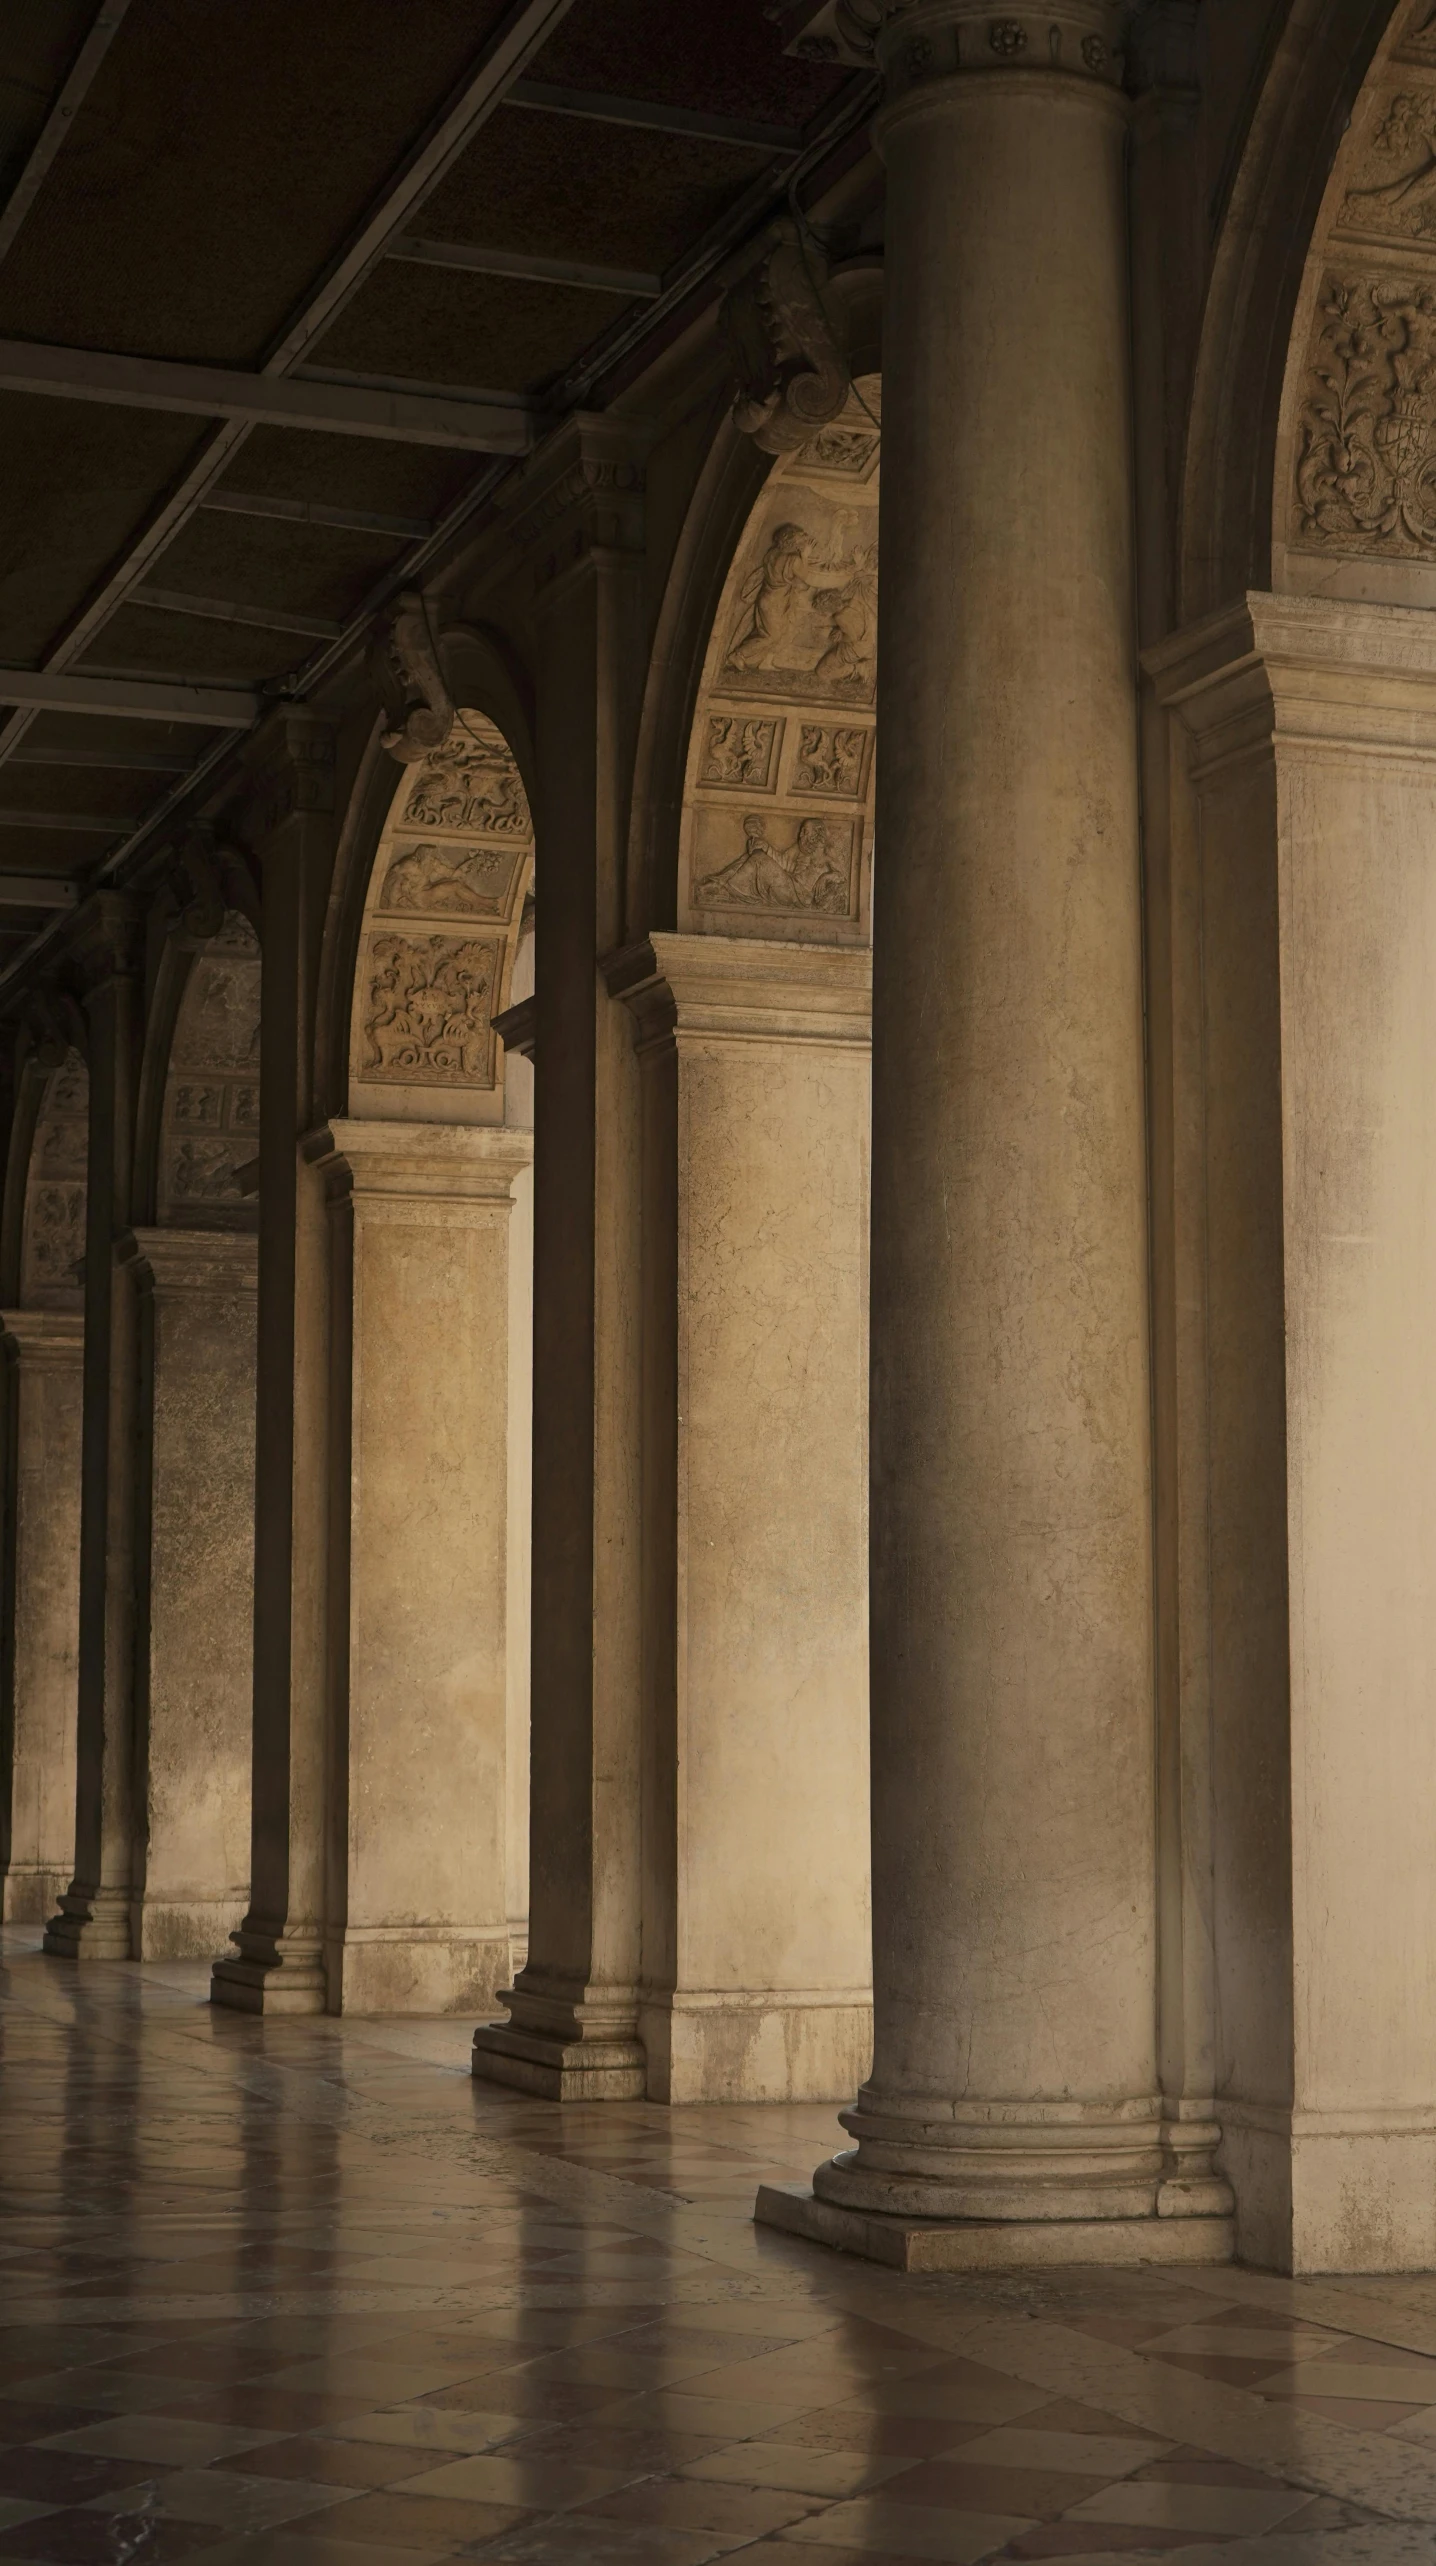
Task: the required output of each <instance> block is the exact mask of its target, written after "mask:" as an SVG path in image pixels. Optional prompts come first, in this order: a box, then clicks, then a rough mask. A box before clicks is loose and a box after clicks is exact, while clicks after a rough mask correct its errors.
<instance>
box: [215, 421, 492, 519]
mask: <svg viewBox="0 0 1436 2566" xmlns="http://www.w3.org/2000/svg"><path fill="white" fill-rule="evenodd" d="M481 468H482V467H481ZM474 471H475V467H474V458H473V456H472V455H467V454H462V455H461V454H446V453H444V452H442V451H440V450H439V449H438V448H436V447H432V446H401V445H385V444H383V443H382V442H381V440H380V439H379V438H377V437H325V436H319V435H316V434H314V433H313V432H312V431H311V430H309V429H307V428H305V429H300V430H298V431H297V432H291V431H290V430H288V429H282V428H256V429H255V430H254V431H253V433H252V435H250V436H248V437H246V439H245V441H244V445H243V448H242V449H241V451H240V452H239V453H238V454H237V455H236V456H235V458H234V461H233V462H232V463H231V464H230V465H229V467H228V469H227V470H226V471H225V473H224V474H223V475H222V477H221V480H220V483H219V487H220V488H221V489H232V490H255V491H262V492H265V493H267V494H269V495H272V496H274V497H278V498H285V499H318V500H320V501H321V502H323V501H328V502H329V504H330V505H331V506H335V507H350V508H372V509H377V510H387V511H388V512H389V513H391V514H397V515H400V516H414V517H425V518H431V517H439V516H442V515H443V513H444V511H445V509H447V508H450V507H452V505H453V503H454V501H455V500H456V499H457V498H458V496H459V493H460V492H461V491H462V490H465V489H467V487H468V485H469V483H470V482H471V481H472V480H473V478H474Z"/></svg>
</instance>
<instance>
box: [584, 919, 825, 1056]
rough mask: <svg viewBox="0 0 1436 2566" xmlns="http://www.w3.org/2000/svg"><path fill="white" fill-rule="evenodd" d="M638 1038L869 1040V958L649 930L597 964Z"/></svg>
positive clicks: (798, 946)
mask: <svg viewBox="0 0 1436 2566" xmlns="http://www.w3.org/2000/svg"><path fill="white" fill-rule="evenodd" d="M602 967H603V971H604V976H605V978H606V980H607V982H608V987H609V991H610V994H611V995H612V996H613V997H615V998H622V999H623V1000H624V1002H625V1004H626V1005H627V1006H629V1007H630V1008H631V1009H632V1011H633V1015H634V1017H635V1020H636V1024H637V1028H638V1040H639V1043H640V1046H641V1047H642V1046H644V1045H646V1044H647V1043H649V1042H650V1041H654V1040H662V1039H663V1038H665V1037H666V1036H669V1035H676V1036H677V1037H678V1038H679V1039H680V1040H681V1039H683V1038H686V1037H688V1036H693V1037H700V1036H701V1037H702V1038H704V1039H705V1040H708V1041H715V1040H717V1041H725V1042H774V1041H787V1042H808V1043H823V1044H827V1045H837V1046H839V1047H841V1048H847V1047H848V1046H850V1045H853V1044H856V1045H859V1046H861V1047H864V1048H866V1047H867V1046H868V1045H870V1044H871V1041H872V1006H873V995H872V993H873V958H872V954H871V952H870V951H868V950H867V949H866V948H865V947H863V946H861V945H817V944H776V943H774V944H766V943H761V942H758V941H757V940H750V939H748V938H740V937H737V936H703V935H672V934H663V933H655V934H654V935H652V936H650V937H648V938H647V939H646V940H645V941H644V942H643V943H642V944H638V945H628V946H625V947H624V948H623V950H622V951H621V952H620V953H617V954H613V955H611V956H609V958H608V959H607V961H606V962H605V963H604V965H603V966H602Z"/></svg>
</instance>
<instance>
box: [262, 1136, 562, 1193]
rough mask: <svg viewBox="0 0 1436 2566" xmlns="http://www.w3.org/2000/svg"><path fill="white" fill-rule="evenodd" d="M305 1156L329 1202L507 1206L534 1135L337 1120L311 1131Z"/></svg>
mask: <svg viewBox="0 0 1436 2566" xmlns="http://www.w3.org/2000/svg"><path fill="white" fill-rule="evenodd" d="M303 1148H304V1155H305V1157H306V1158H307V1159H308V1160H309V1161H310V1163H311V1165H314V1166H317V1167H319V1168H320V1169H321V1170H322V1172H323V1174H324V1177H325V1181H326V1186H327V1189H328V1193H329V1196H330V1200H331V1201H335V1202H338V1201H344V1200H346V1199H350V1200H354V1201H360V1200H364V1199H367V1198H370V1197H373V1196H383V1197H387V1198H390V1199H392V1200H395V1201H399V1202H404V1203H409V1204H422V1203H432V1204H435V1205H440V1204H450V1205H452V1204H455V1203H465V1204H468V1203H474V1204H477V1203H489V1204H495V1203H498V1204H502V1205H504V1206H505V1207H507V1206H508V1204H509V1203H510V1202H511V1201H512V1199H513V1187H514V1180H515V1178H516V1177H518V1176H521V1175H522V1174H523V1171H524V1169H525V1168H526V1167H529V1166H531V1165H532V1164H533V1134H532V1132H531V1131H524V1130H520V1129H511V1128H510V1127H509V1126H508V1125H507V1124H504V1123H402V1122H379V1121H372V1122H371V1121H369V1120H367V1119H364V1120H360V1119H357V1118H351V1119H342V1120H341V1119H339V1118H338V1117H336V1118H335V1119H334V1120H333V1121H332V1122H329V1123H327V1124H325V1126H324V1127H323V1129H322V1130H321V1131H316V1132H311V1133H310V1134H309V1135H308V1136H307V1138H306V1139H305V1141H304V1143H303Z"/></svg>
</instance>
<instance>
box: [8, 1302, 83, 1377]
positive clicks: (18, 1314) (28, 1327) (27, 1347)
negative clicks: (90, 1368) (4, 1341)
mask: <svg viewBox="0 0 1436 2566" xmlns="http://www.w3.org/2000/svg"><path fill="white" fill-rule="evenodd" d="M0 1330H3V1332H4V1334H5V1335H6V1336H8V1337H9V1338H10V1340H11V1342H12V1344H13V1345H14V1346H15V1348H16V1350H17V1352H18V1354H19V1356H20V1360H21V1362H22V1364H23V1365H24V1366H25V1368H26V1369H27V1370H31V1371H33V1370H37V1369H39V1368H41V1367H44V1368H45V1369H46V1370H49V1371H53V1372H64V1371H67V1370H69V1369H70V1368H71V1367H72V1366H74V1365H77V1364H78V1363H79V1362H80V1361H81V1360H82V1358H83V1355H84V1351H85V1318H84V1312H83V1311H82V1310H0Z"/></svg>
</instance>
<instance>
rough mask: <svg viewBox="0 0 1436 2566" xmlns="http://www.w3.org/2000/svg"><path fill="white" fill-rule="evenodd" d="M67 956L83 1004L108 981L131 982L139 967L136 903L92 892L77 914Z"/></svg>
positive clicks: (114, 893)
mask: <svg viewBox="0 0 1436 2566" xmlns="http://www.w3.org/2000/svg"><path fill="white" fill-rule="evenodd" d="M68 953H69V958H70V961H71V963H72V964H73V966H74V969H75V973H76V976H77V979H78V982H79V986H80V990H81V993H82V995H83V996H84V998H85V1000H86V1002H87V1003H88V1001H89V1000H90V999H92V998H94V997H96V996H98V994H99V992H100V991H101V990H102V989H105V988H108V986H109V984H110V982H111V981H112V980H128V979H133V978H134V976H135V974H136V973H137V972H138V970H139V967H140V909H139V903H138V901H136V900H133V899H131V898H130V896H129V894H128V893H127V892H124V891H96V892H94V893H93V894H92V895H91V897H90V898H89V899H88V900H86V901H85V903H84V905H83V907H82V908H81V909H80V910H79V912H78V914H77V916H76V919H75V924H74V928H73V930H72V932H71V934H70V937H69V939H68Z"/></svg>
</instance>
